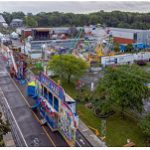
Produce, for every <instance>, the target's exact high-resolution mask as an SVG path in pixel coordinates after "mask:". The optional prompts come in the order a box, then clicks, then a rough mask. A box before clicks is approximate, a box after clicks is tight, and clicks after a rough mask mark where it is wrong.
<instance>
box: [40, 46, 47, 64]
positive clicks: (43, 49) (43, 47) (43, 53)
mask: <svg viewBox="0 0 150 150" xmlns="http://www.w3.org/2000/svg"><path fill="white" fill-rule="evenodd" d="M41 47H42V65H43V66H44V60H43V59H44V57H45V48H46V44H43V45H42V46H41Z"/></svg>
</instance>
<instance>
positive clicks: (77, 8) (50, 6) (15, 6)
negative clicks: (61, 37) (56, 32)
mask: <svg viewBox="0 0 150 150" xmlns="http://www.w3.org/2000/svg"><path fill="white" fill-rule="evenodd" d="M100 10H104V11H112V10H120V11H131V12H142V13H145V12H150V2H148V1H64V2H63V1H61V2H60V1H36V2H35V1H30V2H29V1H0V12H4V11H7V12H14V11H23V12H24V13H28V12H31V13H33V14H36V13H39V12H53V11H59V12H64V13H66V12H73V13H90V12H96V11H100Z"/></svg>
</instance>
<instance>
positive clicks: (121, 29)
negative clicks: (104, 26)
mask: <svg viewBox="0 0 150 150" xmlns="http://www.w3.org/2000/svg"><path fill="white" fill-rule="evenodd" d="M109 30H110V31H122V32H130V33H136V32H143V31H147V30H139V29H124V28H109Z"/></svg>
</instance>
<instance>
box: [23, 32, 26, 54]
mask: <svg viewBox="0 0 150 150" xmlns="http://www.w3.org/2000/svg"><path fill="white" fill-rule="evenodd" d="M23 41H24V54H26V51H25V35H24V32H23Z"/></svg>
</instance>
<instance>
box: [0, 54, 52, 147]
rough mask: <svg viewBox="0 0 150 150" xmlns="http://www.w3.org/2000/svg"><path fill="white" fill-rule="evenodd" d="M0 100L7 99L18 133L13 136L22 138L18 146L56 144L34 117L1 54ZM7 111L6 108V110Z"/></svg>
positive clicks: (49, 145) (6, 102)
mask: <svg viewBox="0 0 150 150" xmlns="http://www.w3.org/2000/svg"><path fill="white" fill-rule="evenodd" d="M0 89H1V96H0V98H1V99H0V100H2V98H3V101H5V104H6V105H5V107H6V109H7V110H8V112H9V114H8V116H11V117H10V118H11V119H10V120H11V122H10V123H12V124H13V126H14V124H15V126H14V127H13V129H14V130H15V131H16V132H17V134H18V135H14V134H13V137H14V136H15V137H14V138H16V141H17V139H19V138H20V139H21V141H20V145H19V143H16V144H17V146H27V147H30V146H45V147H51V146H55V145H54V144H53V142H52V141H50V139H49V138H48V136H47V135H46V133H45V132H44V130H43V129H42V127H41V125H40V124H39V122H38V121H37V120H36V119H35V118H34V116H33V113H32V111H31V110H30V108H29V107H28V106H27V104H26V103H25V101H24V100H23V97H22V95H21V94H20V92H18V89H17V88H16V87H15V85H14V84H13V82H12V80H11V79H10V77H9V76H8V74H7V71H6V69H5V65H4V63H3V59H2V57H1V55H0ZM5 111H6V110H5ZM17 137H19V138H17Z"/></svg>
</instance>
